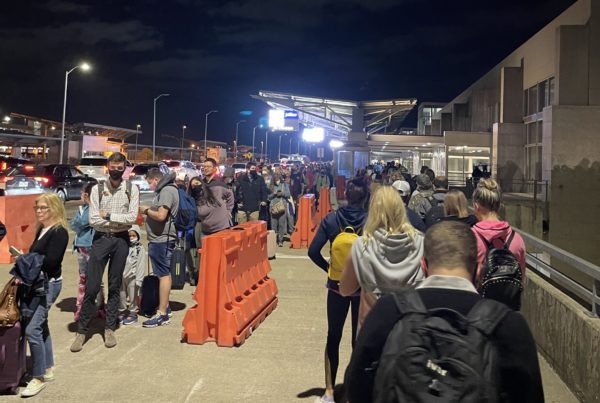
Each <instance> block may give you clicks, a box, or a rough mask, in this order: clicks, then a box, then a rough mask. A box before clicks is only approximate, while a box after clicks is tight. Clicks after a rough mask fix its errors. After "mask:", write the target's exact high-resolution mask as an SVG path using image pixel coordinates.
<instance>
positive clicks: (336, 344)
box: [325, 290, 360, 389]
mask: <svg viewBox="0 0 600 403" xmlns="http://www.w3.org/2000/svg"><path fill="white" fill-rule="evenodd" d="M359 303H360V297H359V296H356V297H342V296H341V295H340V294H338V293H336V292H334V291H331V290H329V292H328V293H327V345H326V346H325V386H326V387H327V389H333V388H334V386H335V378H336V375H337V370H338V366H339V363H340V342H341V341H342V333H343V331H344V322H346V316H347V315H348V309H349V308H350V306H352V348H354V340H355V339H356V325H357V323H358V305H359Z"/></svg>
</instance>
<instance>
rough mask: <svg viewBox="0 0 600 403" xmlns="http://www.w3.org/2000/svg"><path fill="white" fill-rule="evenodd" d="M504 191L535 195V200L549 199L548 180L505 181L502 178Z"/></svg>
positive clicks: (501, 184)
mask: <svg viewBox="0 0 600 403" xmlns="http://www.w3.org/2000/svg"><path fill="white" fill-rule="evenodd" d="M499 182H500V187H501V188H502V192H503V193H518V194H523V195H528V196H531V197H533V200H534V201H548V181H542V180H525V181H518V180H517V181H514V180H511V181H503V180H500V181H499Z"/></svg>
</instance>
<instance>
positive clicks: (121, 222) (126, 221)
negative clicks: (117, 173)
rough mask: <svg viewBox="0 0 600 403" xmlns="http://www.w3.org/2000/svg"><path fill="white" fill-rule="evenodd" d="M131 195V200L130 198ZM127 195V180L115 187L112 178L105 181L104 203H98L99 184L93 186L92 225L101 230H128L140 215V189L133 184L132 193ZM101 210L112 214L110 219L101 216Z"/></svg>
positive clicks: (91, 203) (91, 197) (91, 202)
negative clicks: (111, 181)
mask: <svg viewBox="0 0 600 403" xmlns="http://www.w3.org/2000/svg"><path fill="white" fill-rule="evenodd" d="M130 197H131V200H129V199H130ZM130 197H128V196H127V186H126V184H125V181H124V180H123V181H121V184H120V185H119V187H118V188H116V189H115V188H113V187H112V184H111V183H110V180H106V181H105V182H104V192H103V194H102V205H100V206H99V205H98V204H99V203H98V200H99V197H98V185H96V186H94V187H93V188H92V194H91V195H90V225H91V226H92V227H93V228H94V229H95V230H96V231H100V232H113V233H114V232H123V231H128V230H129V228H131V225H132V224H135V221H136V219H137V216H138V210H139V206H140V190H139V188H138V187H137V186H135V185H134V186H131V195H130ZM100 210H102V211H104V212H106V213H108V214H110V221H108V220H105V219H104V218H101V217H100Z"/></svg>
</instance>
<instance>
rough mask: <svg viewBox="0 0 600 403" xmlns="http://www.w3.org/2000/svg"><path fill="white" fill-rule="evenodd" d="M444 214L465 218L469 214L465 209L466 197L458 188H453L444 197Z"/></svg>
mask: <svg viewBox="0 0 600 403" xmlns="http://www.w3.org/2000/svg"><path fill="white" fill-rule="evenodd" d="M444 214H445V215H447V216H450V215H452V216H457V217H458V218H465V217H468V216H469V210H468V209H467V198H466V197H465V194H464V193H463V192H461V191H460V190H456V189H453V190H451V191H449V192H448V193H447V194H446V197H445V198H444Z"/></svg>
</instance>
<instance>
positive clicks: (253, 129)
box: [252, 125, 262, 155]
mask: <svg viewBox="0 0 600 403" xmlns="http://www.w3.org/2000/svg"><path fill="white" fill-rule="evenodd" d="M258 128H261V129H262V125H258V126H254V127H253V128H252V154H253V155H254V139H255V137H256V129H258ZM261 144H262V141H261ZM260 153H261V154H262V150H261V151H260Z"/></svg>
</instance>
